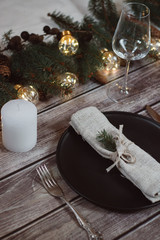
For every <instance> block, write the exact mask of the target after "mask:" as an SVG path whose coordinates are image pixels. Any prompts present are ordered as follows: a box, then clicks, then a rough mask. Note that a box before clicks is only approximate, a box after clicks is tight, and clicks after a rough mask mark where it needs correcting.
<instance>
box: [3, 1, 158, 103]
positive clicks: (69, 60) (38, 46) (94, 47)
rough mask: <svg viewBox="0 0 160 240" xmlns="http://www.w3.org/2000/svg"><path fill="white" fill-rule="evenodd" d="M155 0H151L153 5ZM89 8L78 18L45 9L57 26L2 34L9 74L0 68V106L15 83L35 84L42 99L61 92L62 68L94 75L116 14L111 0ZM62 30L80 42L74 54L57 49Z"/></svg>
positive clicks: (10, 95) (13, 93)
mask: <svg viewBox="0 0 160 240" xmlns="http://www.w3.org/2000/svg"><path fill="white" fill-rule="evenodd" d="M148 2H149V3H150V1H148ZM158 2H159V0H157V1H154V4H155V6H156V4H157V3H158ZM149 7H150V6H149ZM88 11H89V14H88V15H86V16H84V18H83V19H82V21H81V22H78V21H74V20H73V19H72V18H71V17H70V16H66V15H64V14H62V13H60V12H56V11H54V12H53V13H48V16H49V17H51V18H52V19H53V21H54V22H55V23H56V24H58V26H59V28H60V29H57V28H50V27H49V26H45V27H44V28H43V31H44V33H43V34H42V35H37V34H34V33H31V34H30V33H28V32H27V31H23V32H22V33H21V36H14V37H12V36H11V31H9V32H8V33H6V34H4V39H5V43H6V47H5V49H2V50H1V52H5V51H8V50H9V51H10V52H11V57H10V71H11V75H10V77H9V76H8V74H7V76H6V75H5V74H4V70H3V71H1V68H0V107H1V106H2V105H3V104H4V103H5V102H7V101H8V100H10V99H12V98H16V90H15V89H14V85H15V84H22V85H24V86H26V85H32V86H34V87H35V88H36V89H37V90H38V92H39V93H41V95H40V96H43V97H41V99H42V98H48V97H51V96H53V95H55V94H59V93H60V92H61V87H60V85H59V82H58V81H57V77H58V76H59V75H60V74H63V73H65V72H71V73H74V74H75V75H76V76H77V77H78V79H79V82H80V83H85V82H86V81H88V80H89V79H91V78H92V77H94V78H96V73H97V70H99V69H100V68H101V67H102V53H101V49H104V48H107V49H108V50H109V51H110V50H112V47H111V42H112V36H113V34H114V31H115V28H116V25H117V22H118V17H119V16H118V14H117V11H116V7H115V4H114V3H113V2H112V1H110V0H96V1H95V0H90V1H89V5H88ZM155 11H156V8H155ZM154 15H155V16H154V18H153V20H154V19H156V20H157V18H159V13H157V15H156V13H155V14H154ZM156 16H157V17H156ZM158 20H159V19H158ZM159 22H160V21H159ZM159 22H158V23H159ZM157 25H158V24H157ZM64 30H69V31H71V33H72V36H74V37H75V38H76V39H77V40H78V42H79V49H78V51H77V53H76V54H75V55H72V56H64V55H63V54H62V53H61V52H60V51H59V49H58V42H59V40H60V39H61V31H64ZM46 36H47V37H48V36H51V37H52V41H50V42H48V41H45V38H46ZM3 57H4V55H2V54H0V66H2V65H6V64H5V63H4V61H3ZM7 66H8V65H7Z"/></svg>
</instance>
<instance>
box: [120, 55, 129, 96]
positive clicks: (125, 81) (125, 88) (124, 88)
mask: <svg viewBox="0 0 160 240" xmlns="http://www.w3.org/2000/svg"><path fill="white" fill-rule="evenodd" d="M129 66H130V61H129V60H127V61H126V72H125V77H124V83H123V86H122V89H121V91H122V92H123V93H124V94H126V95H128V94H129V88H128V72H129Z"/></svg>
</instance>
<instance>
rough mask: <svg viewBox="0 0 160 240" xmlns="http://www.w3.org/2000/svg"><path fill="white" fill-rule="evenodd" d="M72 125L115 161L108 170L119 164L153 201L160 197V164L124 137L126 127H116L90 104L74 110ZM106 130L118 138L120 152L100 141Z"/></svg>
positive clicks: (124, 173) (93, 145)
mask: <svg viewBox="0 0 160 240" xmlns="http://www.w3.org/2000/svg"><path fill="white" fill-rule="evenodd" d="M70 125H71V126H72V127H73V128H74V130H75V131H76V132H77V134H80V135H81V136H82V138H83V139H84V140H85V141H87V142H88V143H89V144H90V145H91V147H92V148H94V149H95V151H97V152H98V153H99V154H100V155H101V156H103V157H104V158H107V159H111V160H112V161H113V165H112V166H111V167H110V168H109V169H107V171H110V170H111V168H112V167H114V166H116V167H117V168H118V169H119V171H120V172H121V173H122V174H123V175H124V176H125V177H126V178H127V179H129V180H130V181H131V182H132V183H133V184H135V185H136V186H137V187H138V188H139V189H140V190H141V191H142V193H143V194H144V195H145V197H146V198H148V199H149V200H150V201H151V202H153V203H154V202H157V201H159V200H160V164H159V163H158V162H157V161H156V160H155V159H154V158H153V157H152V156H151V155H149V154H148V153H146V152H145V151H144V150H142V149H141V148H140V147H138V146H137V145H136V144H134V143H133V142H131V141H130V140H129V139H127V138H126V137H125V136H124V134H123V133H122V127H123V126H120V129H117V128H116V127H114V126H113V125H112V124H111V123H110V122H109V121H108V119H107V118H106V117H105V115H104V114H103V113H101V112H100V111H99V110H98V109H97V108H96V107H87V108H84V109H82V110H79V111H78V112H76V113H74V114H73V115H72V117H71V121H70ZM124 127H125V126H124ZM104 129H105V130H106V132H107V133H108V134H110V135H112V136H113V138H114V139H115V142H116V152H111V151H108V150H107V149H105V148H104V147H103V145H102V144H101V143H100V142H99V141H98V140H97V134H98V132H101V131H102V130H104Z"/></svg>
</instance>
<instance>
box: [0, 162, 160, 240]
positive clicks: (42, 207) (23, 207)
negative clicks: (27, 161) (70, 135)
mask: <svg viewBox="0 0 160 240" xmlns="http://www.w3.org/2000/svg"><path fill="white" fill-rule="evenodd" d="M47 164H48V166H49V168H50V170H51V171H53V172H54V174H55V175H56V178H57V179H58V182H59V183H60V185H61V186H62V188H63V189H64V192H65V195H66V196H67V199H73V198H74V197H76V196H77V194H76V193H74V192H73V191H72V190H71V189H70V188H69V187H68V186H67V184H66V183H65V182H64V180H63V179H62V178H60V175H59V172H58V170H57V167H56V163H55V157H54V158H52V157H50V158H49V159H48V160H47ZM35 167H36V165H35V166H33V167H30V168H27V169H26V170H24V171H21V172H20V173H17V174H15V176H12V177H9V178H8V179H5V180H3V182H2V183H1V185H0V206H1V211H0V237H1V238H2V237H4V236H5V235H6V233H8V234H9V236H8V237H7V236H6V238H4V239H16V240H20V239H25V240H27V239H28V240H32V239H34V240H35V239H46V237H47V239H48V240H50V239H53V237H54V239H55V240H61V239H75V240H76V239H77V240H79V239H87V238H86V233H85V232H84V231H83V230H82V229H80V228H79V227H78V225H77V223H76V222H75V219H74V216H73V215H72V213H71V212H70V210H69V209H68V208H67V207H63V204H62V201H61V200H59V199H55V198H53V197H52V196H50V195H49V194H48V193H47V192H46V191H45V189H43V187H42V186H40V184H39V183H38V182H37V181H35V176H36V175H35V173H36V172H35ZM8 199H9V201H8ZM73 204H74V206H75V207H77V209H78V210H79V211H80V212H81V213H82V214H83V215H84V216H85V217H86V218H87V220H88V221H89V222H91V223H92V225H93V226H95V228H96V229H98V230H100V231H102V232H103V234H104V239H113V238H115V237H117V236H119V235H121V234H123V233H124V232H126V231H128V229H131V228H132V227H134V226H136V225H137V224H140V223H141V222H143V221H144V220H145V219H146V218H149V217H152V216H153V215H155V214H156V213H157V212H158V211H159V206H155V207H153V208H149V209H145V210H141V211H136V212H132V213H118V212H114V211H110V210H106V209H103V208H100V207H98V206H96V205H94V204H92V203H90V202H88V201H87V200H85V199H81V198H80V199H77V200H74V202H73ZM59 207H60V208H59ZM16 229H17V232H16V233H14V231H16ZM64 236H65V238H64ZM107 236H110V237H109V238H108V237H107Z"/></svg>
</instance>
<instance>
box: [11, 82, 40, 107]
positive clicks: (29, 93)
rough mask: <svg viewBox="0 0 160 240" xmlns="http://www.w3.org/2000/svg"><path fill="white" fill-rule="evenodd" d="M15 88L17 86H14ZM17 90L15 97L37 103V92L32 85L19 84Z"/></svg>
mask: <svg viewBox="0 0 160 240" xmlns="http://www.w3.org/2000/svg"><path fill="white" fill-rule="evenodd" d="M17 86H20V85H17ZM16 88H17V87H16V86H15V89H16ZM17 90H18V91H17V97H18V98H19V99H24V100H27V101H30V102H32V103H37V102H38V101H39V94H38V92H37V90H36V89H35V88H34V87H33V86H25V87H23V86H20V87H19V88H18V89H17Z"/></svg>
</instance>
